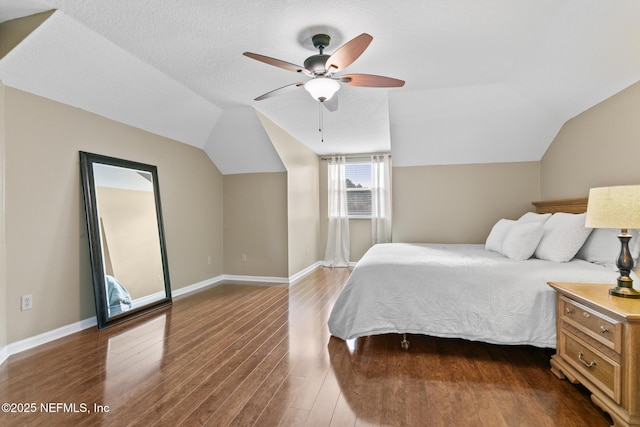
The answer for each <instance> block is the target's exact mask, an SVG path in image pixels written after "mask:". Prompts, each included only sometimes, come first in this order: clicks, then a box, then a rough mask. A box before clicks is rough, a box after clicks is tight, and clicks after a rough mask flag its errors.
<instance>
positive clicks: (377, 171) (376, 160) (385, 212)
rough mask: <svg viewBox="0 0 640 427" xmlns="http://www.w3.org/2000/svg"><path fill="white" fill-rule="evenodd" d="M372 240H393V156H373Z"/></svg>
mask: <svg viewBox="0 0 640 427" xmlns="http://www.w3.org/2000/svg"><path fill="white" fill-rule="evenodd" d="M371 240H372V243H373V244H374V245H375V244H376V243H390V242H391V157H390V156H389V155H387V154H380V155H373V156H371Z"/></svg>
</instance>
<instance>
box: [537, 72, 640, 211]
mask: <svg viewBox="0 0 640 427" xmlns="http://www.w3.org/2000/svg"><path fill="white" fill-rule="evenodd" d="M639 113H640V83H636V84H634V85H632V86H630V87H628V88H627V89H625V90H623V91H621V92H619V93H618V94H616V95H614V96H612V97H611V98H609V99H607V100H605V101H603V102H601V103H600V104H597V105H596V106H594V107H592V108H590V109H589V110H587V111H585V112H583V113H582V114H580V115H578V116H576V117H574V118H573V119H571V120H569V121H568V122H566V123H565V125H564V126H563V127H562V129H561V130H560V132H559V133H558V135H557V136H556V138H555V139H554V141H553V143H552V144H551V146H550V147H549V149H548V150H547V152H546V153H545V155H544V156H543V158H542V161H541V162H540V176H541V178H540V179H541V194H542V196H543V198H545V199H554V198H563V197H580V196H586V195H588V194H589V188H591V187H599V186H607V185H618V184H638V183H640V168H639V167H638V165H639V164H640V119H639Z"/></svg>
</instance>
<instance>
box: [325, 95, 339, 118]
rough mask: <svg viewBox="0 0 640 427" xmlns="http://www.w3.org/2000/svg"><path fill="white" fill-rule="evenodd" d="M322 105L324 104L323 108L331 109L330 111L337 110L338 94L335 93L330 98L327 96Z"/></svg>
mask: <svg viewBox="0 0 640 427" xmlns="http://www.w3.org/2000/svg"><path fill="white" fill-rule="evenodd" d="M322 105H323V106H324V108H326V109H327V110H328V111H331V112H332V113H333V112H334V111H337V110H338V94H335V95H333V96H332V97H331V98H329V99H328V100H327V101H324V102H323V103H322Z"/></svg>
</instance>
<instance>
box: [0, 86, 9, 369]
mask: <svg viewBox="0 0 640 427" xmlns="http://www.w3.org/2000/svg"><path fill="white" fill-rule="evenodd" d="M4 94H5V87H4V85H3V84H2V82H0V362H1V361H2V351H3V349H4V348H5V347H6V345H7V344H8V342H7V332H8V330H7V323H8V322H7V321H8V318H7V297H8V292H7V275H6V272H7V270H6V268H7V254H6V242H5V220H4V211H5V206H4V173H5V155H4V151H5V141H4V134H5V107H4Z"/></svg>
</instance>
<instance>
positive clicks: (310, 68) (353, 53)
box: [243, 33, 404, 109]
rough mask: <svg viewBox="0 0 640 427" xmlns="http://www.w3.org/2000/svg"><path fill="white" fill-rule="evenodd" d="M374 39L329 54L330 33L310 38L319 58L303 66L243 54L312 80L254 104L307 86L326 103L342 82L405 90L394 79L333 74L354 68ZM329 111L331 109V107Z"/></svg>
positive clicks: (366, 37)
mask: <svg viewBox="0 0 640 427" xmlns="http://www.w3.org/2000/svg"><path fill="white" fill-rule="evenodd" d="M371 40H373V37H371V36H370V35H369V34H367V33H362V34H360V35H359V36H357V37H356V38H354V39H352V40H350V41H348V42H347V43H345V44H344V45H342V46H341V47H340V48H338V50H336V51H335V52H334V53H333V54H331V55H327V54H325V53H324V49H325V48H326V47H327V46H329V42H330V41H331V37H330V36H328V35H327V34H316V35H315V36H313V37H312V38H311V41H312V42H313V45H314V46H315V47H316V49H318V50H319V51H320V53H318V54H317V55H311V56H310V57H308V58H307V59H305V61H304V67H301V66H299V65H296V64H292V63H290V62H285V61H281V60H279V59H275V58H271V57H268V56H264V55H259V54H257V53H251V52H244V53H243V55H244V56H247V57H249V58H253V59H255V60H257V61H261V62H264V63H266V64H269V65H273V66H276V67H280V68H284V69H285V70H289V71H293V72H296V73H302V74H305V75H306V76H308V77H311V79H310V80H307V81H306V82H298V83H293V84H290V85H287V86H283V87H281V88H278V89H275V90H272V91H270V92H267V93H265V94H263V95H260V96H259V97H257V98H255V101H261V100H263V99H266V98H270V97H272V96H275V95H280V94H282V93H286V92H290V91H292V90H295V89H297V88H299V87H300V86H304V88H305V89H306V90H307V91H308V92H309V93H310V94H311V96H312V97H313V98H314V99H315V100H317V101H319V102H321V103H324V102H325V101H328V100H329V99H331V98H332V97H333V95H334V94H335V93H336V92H337V91H338V90H339V89H340V83H343V84H346V85H349V86H361V87H402V86H404V80H398V79H394V78H391V77H384V76H375V75H372V74H345V75H342V76H334V74H336V73H338V72H340V71H342V70H344V69H345V68H347V67H348V66H349V65H351V64H352V63H353V62H354V61H355V60H356V59H358V57H360V55H362V52H364V51H365V49H366V48H367V47H368V46H369V43H371ZM326 106H327V108H329V109H332V108H330V107H329V105H326Z"/></svg>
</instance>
